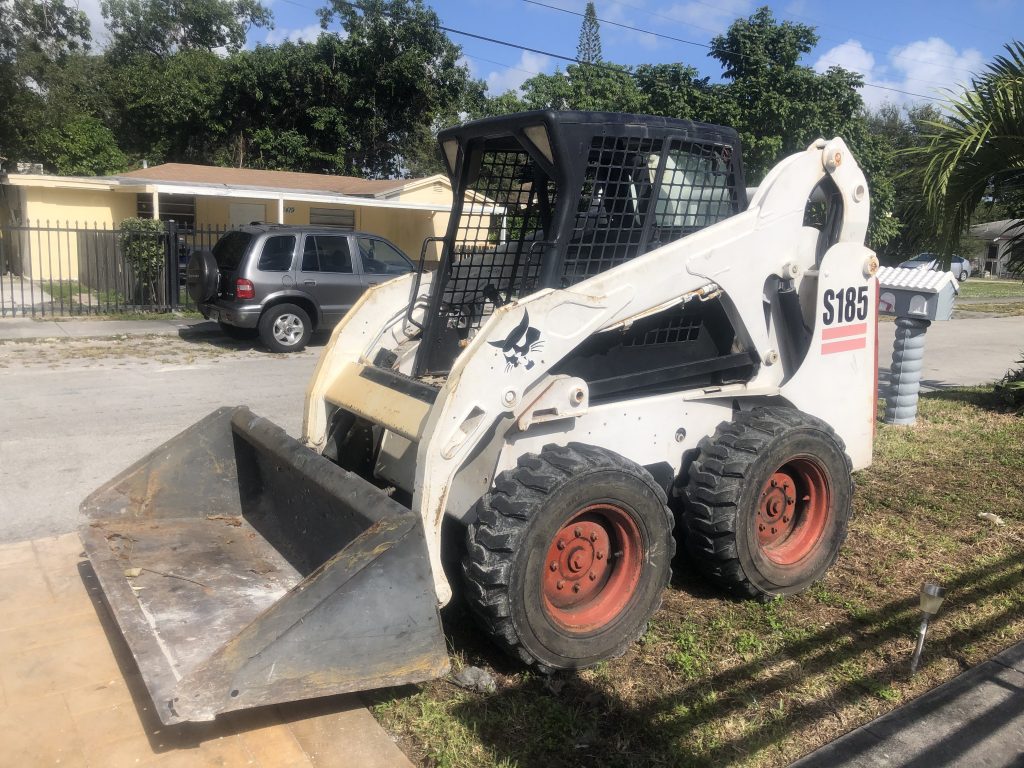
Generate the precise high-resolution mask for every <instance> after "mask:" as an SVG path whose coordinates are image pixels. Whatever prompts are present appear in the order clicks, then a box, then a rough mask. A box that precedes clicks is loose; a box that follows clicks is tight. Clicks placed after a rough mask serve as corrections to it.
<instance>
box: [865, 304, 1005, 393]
mask: <svg viewBox="0 0 1024 768" xmlns="http://www.w3.org/2000/svg"><path fill="white" fill-rule="evenodd" d="M895 335H896V324H895V323H894V322H882V323H879V324H878V373H879V378H881V379H882V380H883V381H884V380H885V378H886V377H887V376H888V373H889V365H890V363H891V360H892V342H893V339H894V338H895ZM1021 357H1024V317H982V318H961V319H957V320H950V321H948V322H943V323H932V324H931V327H930V328H929V329H928V332H927V333H926V334H925V342H924V368H923V370H922V372H921V379H922V383H923V384H924V386H926V387H932V388H940V387H947V386H957V385H964V384H985V383H987V382H990V381H995V380H996V379H999V378H1002V376H1003V374H1005V373H1006V371H1007V369H1008V368H1010V367H1014V363H1015V362H1016V361H1017V360H1020V359H1021Z"/></svg>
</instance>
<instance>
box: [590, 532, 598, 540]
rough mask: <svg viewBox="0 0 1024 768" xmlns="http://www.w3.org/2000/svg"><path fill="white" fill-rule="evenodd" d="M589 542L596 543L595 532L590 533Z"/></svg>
mask: <svg viewBox="0 0 1024 768" xmlns="http://www.w3.org/2000/svg"><path fill="white" fill-rule="evenodd" d="M590 540H591V541H597V533H596V532H592V533H591V534H590Z"/></svg>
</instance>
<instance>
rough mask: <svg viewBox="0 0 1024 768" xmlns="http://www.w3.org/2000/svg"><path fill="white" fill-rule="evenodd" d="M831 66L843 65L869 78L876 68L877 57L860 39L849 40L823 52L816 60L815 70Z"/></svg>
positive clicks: (823, 69)
mask: <svg viewBox="0 0 1024 768" xmlns="http://www.w3.org/2000/svg"><path fill="white" fill-rule="evenodd" d="M829 67H842V68H843V69H848V70H850V71H851V72H859V73H860V74H862V75H864V77H865V78H867V77H868V76H869V75H870V74H871V73H872V72H874V69H875V57H874V56H873V55H872V54H871V53H869V52H868V51H867V50H866V49H865V48H864V46H863V45H861V43H860V41H859V40H847V41H846V42H845V43H842V44H840V45H837V46H836V47H835V48H831V49H829V50H827V51H825V53H823V54H822V55H821V56H820V57H819V58H818V60H817V61H816V62H814V71H815V72H824V71H825V70H827V69H828V68H829Z"/></svg>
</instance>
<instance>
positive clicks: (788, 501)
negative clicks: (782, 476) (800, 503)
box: [786, 496, 796, 504]
mask: <svg viewBox="0 0 1024 768" xmlns="http://www.w3.org/2000/svg"><path fill="white" fill-rule="evenodd" d="M794 501H796V499H794V498H793V497H792V496H787V497H786V503H787V504H792V503H793V502H794Z"/></svg>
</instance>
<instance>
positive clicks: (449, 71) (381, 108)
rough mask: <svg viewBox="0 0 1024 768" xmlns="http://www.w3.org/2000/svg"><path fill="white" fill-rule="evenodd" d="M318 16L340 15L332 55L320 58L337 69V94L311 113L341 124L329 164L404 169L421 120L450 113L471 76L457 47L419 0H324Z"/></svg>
mask: <svg viewBox="0 0 1024 768" xmlns="http://www.w3.org/2000/svg"><path fill="white" fill-rule="evenodd" d="M320 17H321V22H322V23H323V24H324V25H325V26H329V25H330V24H331V23H332V22H333V21H335V20H338V21H340V22H341V25H342V27H343V28H344V31H345V33H346V37H345V39H344V40H342V41H341V43H340V45H339V46H338V49H337V53H338V58H337V59H336V60H334V61H329V62H321V67H327V68H328V69H329V70H330V71H332V72H334V71H339V70H340V72H342V73H343V77H344V81H345V82H344V99H343V101H341V102H334V103H327V104H323V105H319V106H318V108H317V115H316V116H321V117H322V118H323V119H326V120H335V121H337V122H339V123H341V124H343V125H344V134H345V138H346V141H345V142H344V143H343V144H340V145H339V146H338V148H337V150H336V167H337V169H338V170H339V171H341V172H346V173H353V174H356V175H366V176H378V177H379V176H394V175H397V174H400V173H404V172H405V171H406V170H407V169H405V168H403V167H402V166H403V158H404V156H405V154H406V152H407V151H408V148H409V147H410V145H411V144H413V143H414V142H415V141H416V140H417V139H418V138H420V137H421V136H422V131H423V127H424V126H435V125H442V124H446V123H448V122H451V121H454V120H457V119H458V112H459V110H460V109H461V107H462V106H463V105H464V103H465V96H466V93H467V90H469V89H470V88H471V86H472V82H473V81H472V79H471V78H470V77H469V70H468V69H467V68H466V67H465V66H464V65H462V64H460V61H459V60H460V58H461V56H462V50H461V49H460V48H459V47H458V46H457V45H455V44H454V43H453V42H452V41H451V40H449V39H448V37H447V35H446V34H445V33H444V31H443V30H442V29H441V26H440V24H441V22H440V20H439V19H438V17H437V14H436V13H434V11H433V10H431V9H430V8H428V7H427V6H425V5H424V4H423V2H422V0H355V1H354V2H348V1H347V0H331V4H330V5H329V6H328V7H327V8H325V9H323V10H322V11H321V12H320ZM321 39H322V37H321ZM334 111H341V112H342V113H343V114H340V115H336V114H335V113H334Z"/></svg>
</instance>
